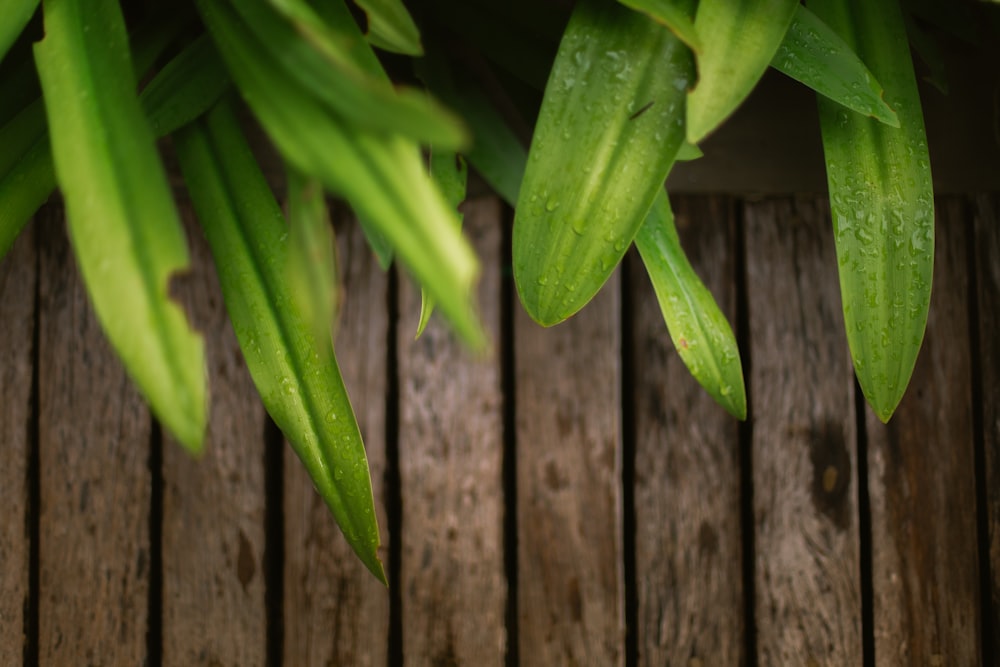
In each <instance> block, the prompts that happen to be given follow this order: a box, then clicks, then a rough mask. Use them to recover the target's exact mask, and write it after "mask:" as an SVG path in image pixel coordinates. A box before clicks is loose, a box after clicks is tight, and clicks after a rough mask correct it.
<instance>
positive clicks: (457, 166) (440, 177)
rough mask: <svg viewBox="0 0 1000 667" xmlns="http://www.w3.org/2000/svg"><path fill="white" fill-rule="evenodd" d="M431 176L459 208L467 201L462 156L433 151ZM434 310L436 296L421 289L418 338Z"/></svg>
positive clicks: (459, 217) (466, 168)
mask: <svg viewBox="0 0 1000 667" xmlns="http://www.w3.org/2000/svg"><path fill="white" fill-rule="evenodd" d="M430 171H431V176H432V177H433V178H434V180H435V181H436V182H437V184H438V187H440V188H441V192H442V193H444V198H445V199H447V200H448V203H449V204H450V205H451V206H452V207H453V208H455V209H456V210H457V209H458V205H459V204H461V203H462V202H463V201H465V186H466V183H467V181H468V176H469V168H468V167H467V166H466V164H465V160H464V159H462V156H461V155H459V154H457V153H455V152H452V151H444V152H442V151H433V150H432V151H431V159H430ZM462 218H463V215H462V213H461V212H459V213H458V217H457V220H458V225H459V228H461V226H462ZM433 312H434V298H433V297H432V296H431V295H429V294H428V293H427V290H421V291H420V321H419V322H418V323H417V336H416V337H417V338H420V334H422V333H423V332H424V329H425V328H426V327H427V323H428V322H430V319H431V313H433Z"/></svg>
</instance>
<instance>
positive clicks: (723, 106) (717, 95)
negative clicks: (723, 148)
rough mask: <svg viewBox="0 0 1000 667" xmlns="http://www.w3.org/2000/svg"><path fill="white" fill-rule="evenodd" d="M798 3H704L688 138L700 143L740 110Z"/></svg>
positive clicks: (704, 0) (739, 0) (698, 20)
mask: <svg viewBox="0 0 1000 667" xmlns="http://www.w3.org/2000/svg"><path fill="white" fill-rule="evenodd" d="M798 6H799V3H798V0H700V2H699V3H698V14H697V15H696V16H695V20H694V26H695V28H696V29H697V31H698V36H699V37H700V38H701V44H702V49H701V51H699V52H698V83H697V85H695V87H694V90H692V91H691V93H690V94H689V95H688V100H687V139H688V141H689V142H691V143H692V144H697V143H699V142H700V141H701V140H702V139H704V138H705V137H706V136H707V135H708V134H709V133H710V132H712V130H714V129H715V128H717V127H718V126H719V125H721V124H722V122H723V121H724V120H726V118H728V117H729V115H730V114H731V113H732V112H733V111H735V110H736V107H738V106H739V105H740V104H741V103H742V102H743V100H744V99H746V97H747V95H749V94H750V91H751V90H753V88H754V86H756V85H757V82H758V81H759V80H760V77H761V76H762V75H763V74H764V71H765V70H766V69H767V66H768V64H769V63H770V62H771V60H772V59H773V58H774V54H775V53H776V52H777V51H778V46H779V45H780V44H781V41H782V39H783V38H784V36H785V32H786V31H787V30H788V26H789V24H791V22H792V17H793V16H795V10H796V8H797V7H798Z"/></svg>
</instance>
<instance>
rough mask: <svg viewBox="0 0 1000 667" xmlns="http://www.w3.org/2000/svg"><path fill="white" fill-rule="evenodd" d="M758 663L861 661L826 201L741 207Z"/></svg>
mask: <svg viewBox="0 0 1000 667" xmlns="http://www.w3.org/2000/svg"><path fill="white" fill-rule="evenodd" d="M744 216H745V221H746V262H747V280H748V292H749V315H750V327H749V328H750V344H751V360H752V363H751V369H752V370H751V377H750V391H751V394H752V404H753V406H752V409H753V414H752V417H751V418H752V419H753V443H752V445H753V459H752V460H753V496H754V497H753V505H754V508H753V509H754V530H755V536H754V544H755V552H756V553H755V563H754V567H755V572H756V584H755V585H756V600H755V609H756V623H757V647H758V653H759V655H758V661H759V664H761V665H830V666H835V665H860V664H861V663H862V645H861V591H860V561H859V533H858V500H857V499H858V490H857V489H858V487H857V480H858V477H857V448H856V442H857V436H856V430H857V428H856V420H855V412H854V390H853V372H852V368H851V362H850V358H849V356H848V350H847V343H846V339H845V336H844V325H843V315H842V312H841V305H840V296H839V288H838V280H837V260H836V256H835V254H834V246H833V233H832V231H831V228H830V223H829V213H828V209H827V206H826V203H825V202H823V201H821V200H819V199H811V200H810V199H803V200H794V201H793V200H775V201H765V202H761V203H748V204H745V206H744Z"/></svg>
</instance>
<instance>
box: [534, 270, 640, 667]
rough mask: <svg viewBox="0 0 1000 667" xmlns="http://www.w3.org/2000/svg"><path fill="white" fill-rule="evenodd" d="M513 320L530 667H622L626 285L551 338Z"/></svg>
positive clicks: (614, 286)
mask: <svg viewBox="0 0 1000 667" xmlns="http://www.w3.org/2000/svg"><path fill="white" fill-rule="evenodd" d="M514 311H515V315H514V329H515V357H516V362H515V363H516V372H517V380H516V412H517V415H516V422H517V533H518V542H517V552H518V582H517V583H518V632H519V644H520V647H519V655H520V660H521V664H522V665H528V666H533V665H541V666H548V665H601V666H605V665H607V666H611V665H621V664H623V663H624V659H625V651H624V638H625V625H624V584H623V581H624V574H623V565H622V563H623V553H622V489H621V459H622V449H621V423H620V422H621V419H620V409H621V358H620V339H621V336H620V320H621V310H620V282H619V277H618V274H617V273H615V274H613V275H612V277H611V279H610V280H609V281H608V283H607V284H606V285H605V286H604V288H603V289H602V290H601V292H600V293H599V294H598V295H597V296H596V297H595V298H594V300H593V301H591V302H590V303H589V304H588V305H587V306H586V307H585V308H584V309H583V310H582V311H580V312H579V313H578V314H577V315H575V316H573V317H572V318H571V319H570V320H568V321H567V322H564V323H562V324H559V325H558V326H556V327H553V328H551V329H542V328H541V327H540V326H538V324H536V323H535V322H533V321H532V320H531V319H530V317H529V316H528V315H527V314H526V313H525V312H524V309H523V308H522V307H521V306H520V304H515V305H514Z"/></svg>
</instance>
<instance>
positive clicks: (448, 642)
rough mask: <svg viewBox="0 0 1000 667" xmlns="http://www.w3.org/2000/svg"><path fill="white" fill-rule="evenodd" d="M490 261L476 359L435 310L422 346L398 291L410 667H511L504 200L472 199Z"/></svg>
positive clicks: (416, 300) (407, 290)
mask: <svg viewBox="0 0 1000 667" xmlns="http://www.w3.org/2000/svg"><path fill="white" fill-rule="evenodd" d="M464 210H465V225H464V229H465V232H466V234H467V236H468V237H469V238H470V240H471V242H472V243H473V245H474V246H475V248H476V251H477V254H478V255H479V257H480V259H481V261H482V277H481V279H480V283H479V302H480V303H481V304H483V309H482V319H483V324H484V326H485V327H486V330H487V331H488V332H489V335H490V338H491V339H492V340H493V341H494V349H493V351H492V353H491V354H490V355H489V356H487V357H483V358H474V356H473V355H472V354H471V353H470V352H468V351H466V350H465V349H464V348H463V346H462V344H461V342H460V341H459V340H458V339H457V338H456V337H455V336H454V335H453V334H452V333H451V332H450V331H449V329H448V327H447V325H446V323H445V322H444V320H443V319H442V318H440V317H439V316H438V315H435V316H434V317H433V319H432V321H431V323H430V324H429V325H428V327H427V329H426V330H425V331H424V333H423V335H422V336H421V337H420V338H419V339H418V340H416V341H414V340H413V335H414V333H415V332H416V330H417V322H418V320H419V314H420V293H419V290H418V289H416V288H415V287H414V286H413V285H412V283H410V281H408V280H406V281H401V282H403V283H404V284H403V285H402V286H401V290H400V308H399V310H400V322H399V342H398V349H399V387H400V398H399V405H400V429H399V469H400V479H401V488H400V495H401V496H402V504H403V514H402V536H401V539H402V545H401V546H402V557H401V574H400V583H399V585H400V586H401V590H402V612H403V655H404V664H407V665H484V666H485V665H503V664H504V656H505V653H506V647H507V640H506V629H505V625H504V610H505V607H506V601H507V584H506V577H505V576H504V556H503V553H504V549H503V513H504V496H503V480H502V469H503V465H502V463H503V413H502V396H501V385H500V377H501V373H500V361H499V347H498V346H499V340H500V338H499V333H500V307H499V304H500V266H499V262H500V245H501V238H502V222H501V217H500V214H501V207H500V204H499V202H498V200H497V199H495V198H489V199H481V200H473V201H470V202H468V203H467V204H466V205H465V209H464Z"/></svg>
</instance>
